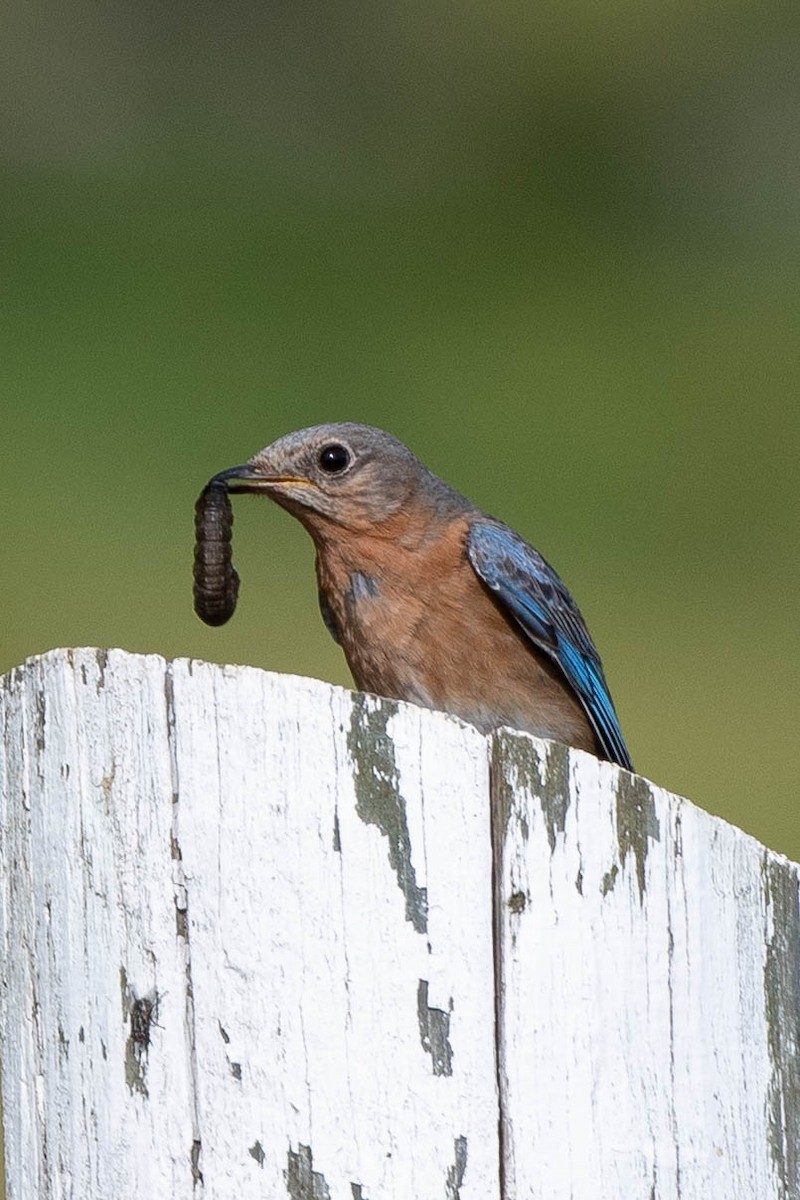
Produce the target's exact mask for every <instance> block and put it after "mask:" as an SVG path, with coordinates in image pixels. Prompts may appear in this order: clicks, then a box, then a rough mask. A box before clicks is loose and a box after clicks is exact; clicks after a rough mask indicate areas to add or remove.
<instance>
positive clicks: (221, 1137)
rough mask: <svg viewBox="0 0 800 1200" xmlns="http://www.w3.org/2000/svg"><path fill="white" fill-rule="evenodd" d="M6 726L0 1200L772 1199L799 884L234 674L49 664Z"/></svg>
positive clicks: (432, 732) (648, 804)
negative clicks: (1, 1165) (0, 1193)
mask: <svg viewBox="0 0 800 1200" xmlns="http://www.w3.org/2000/svg"><path fill="white" fill-rule="evenodd" d="M0 703H2V729H3V737H2V745H1V746H0V756H1V757H0V784H1V787H2V817H1V819H0V839H1V843H0V865H1V867H2V898H1V900H0V928H1V929H2V938H3V972H2V993H1V994H0V999H1V1005H2V1007H1V1009H0V1018H1V1019H2V1073H3V1100H4V1112H5V1139H6V1161H7V1173H8V1194H9V1198H10V1200H55V1198H56V1197H59V1198H61V1197H70V1198H72V1197H74V1198H76V1200H78V1198H79V1200H111V1198H112V1197H117V1196H122V1195H124V1196H137V1197H145V1198H150V1197H152V1198H153V1200H161V1198H162V1197H163V1198H164V1200H181V1198H182V1197H187V1198H188V1197H193V1198H194V1200H199V1198H200V1197H209V1198H213V1200H234V1198H235V1200H249V1198H250V1197H253V1198H256V1197H258V1198H262V1197H269V1198H276V1200H278V1198H280V1197H287V1198H288V1200H478V1198H480V1200H533V1198H537V1200H538V1198H539V1197H541V1198H542V1200H544V1198H546V1200H562V1198H563V1200H567V1197H570V1198H573V1200H583V1198H586V1200H606V1198H607V1200H639V1198H641V1200H667V1198H670V1200H679V1198H680V1200H701V1198H702V1200H716V1198H719V1200H723V1198H724V1200H748V1198H750V1197H752V1198H753V1200H772V1198H773V1197H774V1198H778V1197H780V1198H786V1197H800V999H799V997H800V908H799V905H798V875H797V868H796V867H795V865H794V864H791V863H788V862H787V861H785V860H783V859H781V858H779V857H778V856H776V855H774V854H772V853H770V852H769V851H767V850H765V849H764V848H763V847H761V846H759V845H758V844H757V843H756V842H754V841H753V840H752V839H751V838H749V837H747V836H745V835H744V834H742V833H741V832H739V831H738V830H736V829H734V828H732V827H731V826H729V825H726V824H725V823H724V822H722V821H719V820H717V819H714V818H712V817H710V816H708V815H707V814H705V813H703V812H701V811H699V810H698V809H696V808H695V807H693V806H692V805H691V804H689V803H688V802H687V801H684V800H680V799H678V798H677V797H674V796H670V795H668V794H666V793H664V792H662V791H660V790H659V789H657V788H655V787H653V786H652V785H650V784H649V783H647V782H646V781H645V780H643V779H640V778H638V777H632V776H629V775H627V774H626V773H625V772H620V771H618V770H617V769H616V768H615V767H612V766H609V765H608V764H604V763H600V762H598V761H597V760H595V759H593V758H592V757H591V756H589V755H586V754H582V753H580V752H568V751H566V750H565V749H563V748H562V747H559V746H556V745H553V744H549V743H544V742H539V741H537V740H535V739H533V738H530V737H528V736H526V735H523V734H514V733H510V732H503V733H501V734H498V735H496V736H495V737H492V738H484V737H482V736H481V735H480V734H478V733H477V732H476V731H475V730H473V729H471V728H467V727H464V726H462V725H460V724H459V723H458V722H457V721H455V720H452V719H450V718H447V717H444V716H441V715H439V714H434V713H427V712H424V711H422V710H419V709H417V708H414V707H413V706H408V705H398V704H395V703H390V702H387V701H379V700H376V699H374V698H368V697H364V696H360V695H355V694H352V693H349V692H346V691H344V690H342V689H338V688H332V687H328V686H327V685H324V684H321V683H317V682H314V681H310V680H305V679H295V678H287V677H281V676H275V675H270V674H267V673H265V672H263V671H258V670H255V669H253V668H247V667H218V666H210V665H208V664H204V663H196V662H186V661H176V662H172V663H167V662H165V661H164V660H163V659H160V658H158V657H155V656H149V657H138V656H134V655H128V654H124V653H122V652H121V651H110V652H108V653H105V652H99V651H93V650H81V651H54V652H52V653H51V654H48V655H45V656H43V657H41V658H39V659H34V660H31V661H30V662H29V663H27V664H26V665H25V666H24V667H21V668H18V669H17V670H15V671H13V672H11V673H10V674H9V675H8V676H6V677H5V679H4V680H3V687H2V689H1V690H0ZM492 809H493V811H494V826H495V829H494V841H495V856H494V863H493V857H492V853H491V844H490V820H491V817H490V814H491V811H492ZM493 896H494V900H493Z"/></svg>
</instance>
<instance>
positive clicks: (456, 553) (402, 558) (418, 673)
mask: <svg viewBox="0 0 800 1200" xmlns="http://www.w3.org/2000/svg"><path fill="white" fill-rule="evenodd" d="M467 528H468V523H467V519H466V518H464V519H461V520H459V521H457V522H454V523H452V524H450V525H449V526H447V527H446V528H445V529H444V530H441V531H439V533H438V535H437V536H435V537H432V536H430V537H425V536H424V535H422V534H420V535H419V536H415V535H414V531H410V530H409V529H408V527H407V525H406V526H405V527H404V528H403V529H402V530H394V531H393V530H384V531H383V532H384V534H385V536H381V537H376V536H374V535H372V534H370V535H369V536H366V535H362V536H360V537H348V538H347V540H346V541H345V540H344V539H341V540H338V541H336V542H333V543H330V542H327V541H326V542H325V543H320V542H318V544H317V550H318V558H317V571H318V576H319V583H320V588H321V590H322V591H323V593H324V594H325V596H326V598H327V602H328V604H329V606H330V608H331V611H332V613H333V616H334V618H335V621H336V624H337V626H338V630H339V634H340V639H341V643H342V648H343V650H344V652H345V655H346V657H347V661H348V664H349V666H350V670H351V671H352V673H353V678H354V680H355V682H356V686H357V687H359V688H361V689H363V690H365V691H370V692H376V693H378V694H379V695H382V696H391V697H394V698H396V699H401V700H411V701H414V702H416V703H418V704H423V705H425V706H426V707H429V708H436V709H441V710H443V711H445V712H451V713H454V714H455V715H456V716H459V717H461V718H462V719H463V720H465V721H468V722H470V723H471V724H474V725H477V726H478V728H479V729H482V730H483V731H484V732H488V731H489V730H490V729H494V728H497V727H499V726H501V725H510V726H512V727H513V728H517V729H525V730H528V731H529V732H531V733H535V734H538V735H539V736H542V737H549V738H553V739H555V740H557V741H561V742H566V743H568V744H569V745H573V746H580V747H582V748H583V749H587V750H590V751H592V752H595V751H596V749H597V747H596V743H595V738H594V734H593V731H592V729H591V726H590V725H589V721H588V719H587V717H586V715H585V713H584V711H583V708H582V707H581V705H580V702H579V701H578V700H577V698H576V697H575V695H574V693H573V692H572V690H571V688H570V687H569V685H568V684H567V682H566V680H565V678H564V676H563V675H562V673H561V671H560V669H559V668H558V667H557V666H556V665H555V664H553V663H552V662H551V661H550V659H549V658H547V656H546V655H544V654H543V653H541V652H540V651H538V650H537V649H536V648H535V647H534V645H533V643H532V642H531V641H530V640H529V639H528V638H527V637H526V636H525V634H524V633H523V632H522V631H521V630H520V628H519V626H518V625H517V624H516V622H515V621H514V620H513V618H511V617H508V616H507V615H506V613H505V610H504V609H503V608H502V607H501V605H500V604H499V602H498V601H496V600H495V599H494V596H493V594H492V593H491V592H489V591H488V589H487V588H485V587H484V585H483V584H482V583H481V581H480V580H479V579H478V577H477V575H476V574H475V572H474V571H473V569H472V567H471V565H470V563H469V560H468V559H467V556H466V551H465V537H466V532H467Z"/></svg>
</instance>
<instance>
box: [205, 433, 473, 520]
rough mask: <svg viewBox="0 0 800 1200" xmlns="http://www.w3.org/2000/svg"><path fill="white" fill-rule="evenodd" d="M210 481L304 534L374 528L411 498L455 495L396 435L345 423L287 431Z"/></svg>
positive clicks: (407, 503)
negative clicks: (260, 497)
mask: <svg viewBox="0 0 800 1200" xmlns="http://www.w3.org/2000/svg"><path fill="white" fill-rule="evenodd" d="M216 478H217V479H218V480H219V481H220V482H224V483H225V485H226V486H227V488H228V491H230V492H255V493H264V494H265V495H267V496H269V497H270V498H271V499H272V500H275V501H276V503H278V504H280V505H282V507H283V508H286V509H288V510H289V511H290V512H291V513H293V514H294V516H296V517H297V518H298V519H299V520H300V521H302V523H303V524H304V525H305V526H306V527H307V528H308V529H309V530H310V531H311V533H312V534H313V533H318V532H321V531H323V530H324V528H325V527H326V526H330V525H331V524H332V525H335V526H338V527H340V528H343V529H345V530H350V531H352V532H358V531H362V530H366V529H374V528H375V526H378V525H381V524H382V523H383V522H385V521H388V520H390V518H392V517H393V516H395V514H397V513H398V512H399V511H400V510H402V509H404V508H407V507H408V506H409V504H410V503H411V502H412V501H413V500H415V499H417V498H420V499H423V500H424V501H425V502H426V503H428V502H435V499H436V496H437V495H438V494H439V493H440V492H441V495H442V497H444V495H445V494H448V495H449V496H454V495H455V493H453V492H452V490H451V489H450V488H447V486H446V485H445V484H443V483H442V482H441V480H438V479H437V478H436V476H434V475H432V474H431V472H430V471H428V470H427V468H426V467H424V466H423V465H422V463H421V462H420V461H419V459H418V458H417V457H416V456H415V455H414V454H412V452H411V451H410V450H409V449H408V447H407V446H404V445H403V443H402V442H399V441H398V440H397V438H394V437H392V436H391V434H388V433H384V432H383V430H381V429H374V428H373V427H372V426H369V425H356V424H349V423H340V424H331V425H315V426H313V427H312V428H310V429H301V430H298V431H297V432H296V433H289V434H287V435H286V436H285V437H282V438H278V440H277V441H276V442H272V444H271V445H269V446H266V447H265V448H264V449H263V450H259V452H258V454H254V455H253V457H252V458H251V459H249V460H248V461H247V462H246V463H244V464H243V465H242V466H240V467H232V468H231V469H230V470H228V471H222V472H221V473H220V474H219V475H218V476H216Z"/></svg>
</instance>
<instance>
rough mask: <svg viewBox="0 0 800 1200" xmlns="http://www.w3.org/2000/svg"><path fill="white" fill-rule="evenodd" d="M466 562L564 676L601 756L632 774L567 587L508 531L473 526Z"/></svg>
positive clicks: (494, 526) (599, 665)
mask: <svg viewBox="0 0 800 1200" xmlns="http://www.w3.org/2000/svg"><path fill="white" fill-rule="evenodd" d="M467 556H468V557H469V561H470V563H471V564H472V567H473V569H474V570H475V572H476V574H477V575H478V576H479V578H480V579H482V580H483V582H484V583H485V584H486V586H487V587H488V588H491V590H492V591H493V592H496V593H497V595H498V597H499V599H500V600H501V602H502V603H503V604H504V605H505V607H506V608H507V609H508V611H509V613H510V615H511V616H512V617H513V618H514V620H515V621H516V622H517V623H518V624H519V625H520V627H521V628H522V630H523V631H524V633H525V634H526V635H527V636H528V637H529V638H530V640H531V641H532V642H533V643H534V645H535V646H538V648H539V649H540V650H543V651H544V653H545V654H547V655H549V656H550V658H551V659H552V660H553V662H555V663H556V664H557V665H558V666H559V667H560V668H561V670H562V671H563V673H564V676H565V678H566V680H567V682H568V683H569V685H570V687H571V688H572V690H573V691H574V692H575V695H576V696H577V697H578V699H579V700H580V702H581V704H582V705H583V708H584V710H585V712H586V715H587V717H588V718H589V720H590V722H591V724H592V728H593V729H594V731H595V733H596V735H597V740H598V742H599V744H600V746H601V748H602V751H603V754H604V755H605V757H607V758H608V759H609V760H610V761H611V762H617V763H619V764H620V766H623V767H626V768H627V770H629V771H632V770H633V764H632V762H631V757H630V754H629V753H628V748H627V746H626V745H625V739H624V738H623V736H622V730H621V729H620V725H619V719H618V717H617V714H616V711H615V709H614V702H613V700H612V699H611V693H610V691H609V689H608V684H607V683H606V679H605V676H604V674H603V666H602V663H601V662H600V655H599V654H598V653H597V649H596V647H595V645H594V642H593V641H592V639H591V637H590V636H589V630H588V629H587V628H586V623H585V621H584V619H583V617H582V616H581V614H580V611H579V609H578V606H577V604H576V603H575V601H574V600H573V599H572V596H571V595H570V593H569V591H568V590H567V587H566V585H565V584H564V583H563V582H562V580H561V579H560V578H559V576H558V575H557V574H556V572H555V571H554V570H553V568H552V567H551V566H550V564H549V563H548V562H547V561H546V560H545V559H544V558H542V556H541V554H539V552H538V550H534V548H533V546H530V545H529V544H528V543H527V542H526V541H525V540H524V539H523V538H521V537H520V536H519V534H517V533H514V531H513V529H509V527H508V526H507V525H503V524H501V523H500V522H492V521H473V522H472V524H471V526H470V530H469V534H468V535H467Z"/></svg>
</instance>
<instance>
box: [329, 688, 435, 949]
mask: <svg viewBox="0 0 800 1200" xmlns="http://www.w3.org/2000/svg"><path fill="white" fill-rule="evenodd" d="M396 713H397V705H396V704H394V703H393V702H392V701H389V700H377V699H375V698H373V697H369V696H365V695H362V694H360V693H359V694H356V695H355V696H354V697H353V710H352V715H351V718H350V728H349V730H348V733H347V748H348V750H349V752H350V757H351V758H352V761H353V767H354V771H353V783H354V787H355V793H356V812H357V813H358V815H359V817H360V818H361V820H362V821H365V822H366V823H367V824H368V825H377V827H378V829H380V831H381V833H382V834H383V835H384V837H385V838H386V839H387V841H388V843H389V863H390V865H391V867H392V870H393V871H394V872H395V874H396V876H397V882H398V884H399V886H400V890H401V891H402V893H403V895H404V897H405V902H406V920H407V921H410V922H411V924H412V925H413V926H414V928H415V929H416V931H417V933H425V932H426V931H427V928H428V894H427V891H426V889H425V888H423V887H420V886H419V885H418V883H417V876H416V872H415V870H414V864H413V863H412V861H411V838H410V835H409V832H408V820H407V817H406V802H405V800H404V799H403V796H402V795H401V793H400V786H399V785H400V779H399V774H398V771H397V763H396V761H395V756H394V743H393V742H392V739H391V737H390V736H389V734H388V733H387V728H386V727H387V725H388V722H389V721H390V719H391V718H392V717H394V716H395V715H396Z"/></svg>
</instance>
